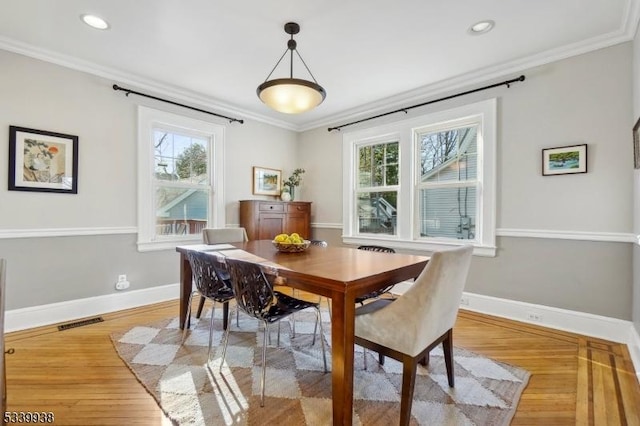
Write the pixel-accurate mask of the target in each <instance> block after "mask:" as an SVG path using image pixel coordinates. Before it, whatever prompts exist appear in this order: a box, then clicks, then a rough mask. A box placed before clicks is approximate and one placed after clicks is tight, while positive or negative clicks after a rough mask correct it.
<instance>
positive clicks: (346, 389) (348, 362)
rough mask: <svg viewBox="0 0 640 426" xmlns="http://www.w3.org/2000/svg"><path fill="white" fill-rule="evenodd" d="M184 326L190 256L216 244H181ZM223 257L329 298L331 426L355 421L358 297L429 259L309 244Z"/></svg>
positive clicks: (232, 247)
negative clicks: (258, 267)
mask: <svg viewBox="0 0 640 426" xmlns="http://www.w3.org/2000/svg"><path fill="white" fill-rule="evenodd" d="M176 250H177V251H178V252H179V253H180V281H181V289H180V328H183V327H184V319H185V315H186V312H187V304H188V300H189V295H190V293H191V291H192V272H191V267H190V265H189V261H188V260H187V256H186V253H188V252H189V251H190V250H199V251H200V250H204V251H211V250H217V249H215V248H214V246H210V247H209V248H208V246H203V245H202V244H199V245H194V246H179V247H177V248H176ZM220 251H223V253H224V255H225V256H229V257H232V258H239V259H245V260H249V261H253V262H256V263H260V264H262V265H263V266H264V268H265V270H266V271H267V272H269V273H273V274H275V275H277V276H278V277H280V278H279V279H280V280H282V281H284V282H285V284H286V285H288V286H290V287H293V288H296V289H300V290H303V291H308V292H311V293H315V294H318V295H321V296H325V297H328V298H331V355H332V364H331V375H332V385H331V386H332V401H333V424H334V425H351V424H352V422H353V419H352V411H353V361H354V327H355V325H354V323H355V307H356V302H355V299H356V297H357V296H361V295H364V294H367V293H370V292H372V291H374V290H379V289H381V288H384V287H386V286H387V285H388V284H389V283H398V282H400V281H404V280H408V279H412V278H415V277H417V276H418V275H419V274H420V272H422V270H423V269H424V267H425V266H426V264H427V262H428V261H429V257H427V256H418V255H412V254H402V253H392V254H391V253H379V252H372V251H365V250H357V249H355V248H347V247H331V246H329V247H319V246H310V247H309V248H308V249H307V250H306V251H304V252H301V253H281V252H279V251H278V250H277V249H276V248H275V247H274V246H273V244H272V243H271V241H270V240H253V241H247V242H241V243H231V244H228V245H224V247H223V248H220Z"/></svg>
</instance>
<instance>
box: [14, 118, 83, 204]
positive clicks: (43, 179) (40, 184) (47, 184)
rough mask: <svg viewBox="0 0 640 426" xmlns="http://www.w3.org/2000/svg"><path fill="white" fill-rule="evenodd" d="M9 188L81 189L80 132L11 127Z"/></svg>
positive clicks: (60, 191)
mask: <svg viewBox="0 0 640 426" xmlns="http://www.w3.org/2000/svg"><path fill="white" fill-rule="evenodd" d="M9 190H10V191H33V192H59V193H67V194H77V193H78V136H74V135H66V134H62V133H55V132H48V131H45V130H36V129H27V128H25V127H17V126H10V127H9Z"/></svg>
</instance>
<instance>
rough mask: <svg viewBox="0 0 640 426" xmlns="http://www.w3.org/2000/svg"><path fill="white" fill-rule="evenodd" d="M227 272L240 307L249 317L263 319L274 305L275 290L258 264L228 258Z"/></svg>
mask: <svg viewBox="0 0 640 426" xmlns="http://www.w3.org/2000/svg"><path fill="white" fill-rule="evenodd" d="M225 260H226V263H227V271H229V275H230V277H231V286H232V287H233V292H234V294H235V297H236V303H237V304H238V307H239V308H240V309H241V310H242V311H244V312H245V313H246V314H247V315H249V316H252V317H254V318H258V319H263V318H265V317H266V315H267V313H268V312H269V309H270V308H271V306H272V305H273V301H274V294H273V288H272V287H271V284H270V283H269V280H267V277H265V276H264V272H263V271H262V269H261V268H260V266H259V265H258V264H256V263H251V262H246V261H243V260H238V259H230V258H226V259H225Z"/></svg>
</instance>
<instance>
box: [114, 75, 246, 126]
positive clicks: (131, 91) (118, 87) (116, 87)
mask: <svg viewBox="0 0 640 426" xmlns="http://www.w3.org/2000/svg"><path fill="white" fill-rule="evenodd" d="M113 90H122V91H123V92H126V96H129V94H131V93H133V94H134V95H138V96H144V97H145V98H150V99H155V100H156V101H160V102H166V103H168V104H171V105H177V106H179V107H183V108H188V109H192V110H194V111H199V112H204V113H205V114H211V115H215V116H216V117H220V118H226V119H227V120H229V123H233V122H234V121H236V122H238V123H240V124H243V123H244V120H241V119H239V118H233V117H227V116H226V115H222V114H216V113H215V112H211V111H205V110H203V109H200V108H196V107H192V106H189V105H185V104H179V103H178V102H173V101H170V100H168V99H162V98H158V97H156V96H151V95H147V94H146V93H140V92H136V91H135V90H131V89H125V88H124V87H120V86H118V85H117V84H114V85H113Z"/></svg>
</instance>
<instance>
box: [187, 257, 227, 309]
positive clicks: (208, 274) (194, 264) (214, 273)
mask: <svg viewBox="0 0 640 426" xmlns="http://www.w3.org/2000/svg"><path fill="white" fill-rule="evenodd" d="M187 259H189V264H190V265H191V271H192V275H193V280H194V282H195V284H196V288H197V289H198V291H199V292H200V294H202V295H203V296H205V297H208V298H211V299H216V300H217V299H220V300H223V299H229V298H230V297H232V296H233V291H232V289H231V288H230V287H229V286H228V285H227V283H225V281H224V280H223V278H222V276H221V272H222V271H224V269H223V268H224V266H225V265H224V264H223V263H222V262H221V261H220V260H219V259H218V258H217V257H216V255H215V254H214V253H207V252H199V251H190V252H187Z"/></svg>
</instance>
